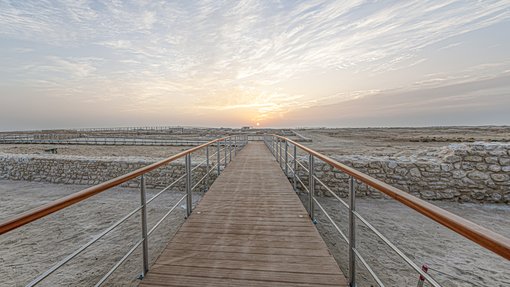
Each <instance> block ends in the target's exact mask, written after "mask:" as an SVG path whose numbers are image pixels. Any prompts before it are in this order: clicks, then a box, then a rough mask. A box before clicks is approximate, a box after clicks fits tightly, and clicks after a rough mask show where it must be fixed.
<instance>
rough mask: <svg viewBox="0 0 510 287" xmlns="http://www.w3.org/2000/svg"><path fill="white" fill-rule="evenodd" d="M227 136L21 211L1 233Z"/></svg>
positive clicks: (0, 228)
mask: <svg viewBox="0 0 510 287" xmlns="http://www.w3.org/2000/svg"><path fill="white" fill-rule="evenodd" d="M227 138H229V137H223V138H219V139H215V140H213V141H210V142H207V143H205V144H202V145H199V146H196V147H193V148H190V149H188V150H185V151H182V152H180V153H178V154H176V155H173V156H171V157H168V158H166V159H163V160H161V161H158V162H155V163H153V164H150V165H148V166H145V167H142V168H139V169H137V170H135V171H132V172H129V173H127V174H124V175H121V176H119V177H116V178H113V179H111V180H108V181H105V182H103V183H100V184H97V185H94V186H91V187H89V188H86V189H83V190H81V191H78V192H76V193H73V194H70V195H68V196H65V197H63V198H60V199H57V200H54V201H52V202H49V203H46V204H44V205H41V206H39V207H36V208H34V209H31V210H28V211H25V212H23V213H20V214H18V215H16V216H14V217H12V218H9V219H7V220H6V221H4V222H2V223H0V235H1V234H4V233H6V232H9V231H11V230H13V229H16V228H18V227H21V226H23V225H25V224H27V223H30V222H32V221H34V220H37V219H39V218H42V217H44V216H46V215H48V214H51V213H53V212H56V211H59V210H61V209H64V208H66V207H68V206H70V205H73V204H75V203H78V202H80V201H82V200H84V199H86V198H89V197H91V196H93V195H95V194H98V193H100V192H102V191H105V190H107V189H110V188H112V187H114V186H118V185H120V184H122V183H124V182H126V181H129V180H131V179H133V178H136V177H138V176H141V175H143V174H145V173H148V172H150V171H152V170H154V169H156V168H158V167H161V166H163V165H165V164H168V163H171V162H172V161H175V160H177V159H179V158H181V157H184V156H185V155H187V154H190V153H193V152H195V151H197V150H199V149H201V148H204V147H206V146H208V145H211V144H214V143H216V142H219V141H223V140H225V139H227Z"/></svg>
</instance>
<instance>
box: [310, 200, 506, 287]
mask: <svg viewBox="0 0 510 287" xmlns="http://www.w3.org/2000/svg"><path fill="white" fill-rule="evenodd" d="M301 198H302V199H304V200H306V195H301ZM319 202H320V203H321V204H322V205H323V206H324V208H325V209H326V211H327V212H328V214H330V215H331V216H332V217H333V219H334V220H335V222H336V223H337V224H339V227H340V228H341V230H342V231H343V232H344V233H345V234H346V235H347V234H348V233H347V232H348V221H347V219H348V214H347V210H346V208H344V207H343V206H340V204H339V203H338V201H336V200H335V199H332V198H326V197H323V198H319ZM433 203H434V204H436V205H438V206H440V207H441V208H444V209H446V210H448V211H450V212H453V213H455V214H458V215H460V216H462V217H464V218H467V219H469V220H471V221H473V222H475V223H477V224H480V225H482V226H485V227H487V228H489V229H491V230H494V231H496V232H498V233H500V234H502V235H504V236H507V237H510V216H509V215H510V206H508V205H497V204H484V205H480V204H468V203H464V204H461V203H454V202H437V201H434V202H433ZM357 209H358V212H359V213H360V214H361V215H362V216H364V217H365V219H367V220H368V221H369V222H370V223H371V224H372V225H373V226H374V227H375V228H377V229H378V230H379V231H380V232H382V233H383V234H384V235H385V236H386V237H387V238H389V239H390V241H391V242H393V243H394V244H396V245H397V246H398V247H399V248H400V249H401V250H402V251H403V252H404V253H405V254H406V255H407V256H409V257H410V258H411V259H412V260H413V261H414V262H415V263H416V264H418V265H419V266H421V265H422V264H428V265H429V266H430V268H431V269H430V271H429V273H430V274H431V275H432V276H433V277H434V278H435V279H436V280H437V281H438V282H439V283H440V284H442V285H443V286H447V287H460V286H466V287H474V286H476V287H482V286H500V287H503V286H510V273H509V272H508V270H510V262H509V261H508V260H506V259H504V258H502V257H500V256H498V255H496V254H494V253H492V252H490V251H487V250H485V249H484V248H482V247H479V246H478V245H476V244H474V243H472V242H471V241H469V240H467V239H465V238H463V237H461V236H460V235H458V234H456V233H454V232H453V231H450V230H449V229H446V228H444V227H442V226H440V225H439V224H436V223H435V222H433V221H431V220H429V219H427V218H426V217H424V216H422V215H421V214H419V213H417V212H415V211H414V210H411V209H409V208H407V207H406V206H404V205H402V204H400V203H398V202H395V201H393V200H388V199H357ZM316 210H319V209H318V208H316ZM317 219H318V222H319V223H318V224H317V227H318V229H319V232H320V233H321V235H322V236H323V238H324V239H325V241H326V242H327V244H328V246H329V248H330V250H331V251H332V253H333V255H334V256H335V258H336V260H337V262H339V265H340V267H341V268H342V270H343V271H344V273H346V271H347V270H348V260H347V258H348V257H347V244H346V243H345V242H344V241H343V239H342V237H341V236H340V235H339V234H338V232H337V231H336V230H335V229H334V227H333V226H332V225H331V224H330V223H329V221H328V220H327V218H326V217H325V216H323V215H322V213H321V212H320V210H319V211H317ZM357 231H358V234H357V241H356V242H357V245H358V248H359V250H360V251H361V254H362V255H363V256H364V257H365V260H367V261H368V262H370V263H369V264H370V266H371V267H372V269H374V271H375V272H376V273H377V274H378V276H379V277H380V278H381V280H383V283H385V284H386V286H416V284H417V282H418V275H417V273H415V272H414V270H412V269H411V267H409V266H408V265H407V264H406V263H405V262H404V261H402V260H401V259H400V257H398V255H396V254H395V253H394V252H393V251H392V250H391V249H390V248H389V247H387V246H386V245H385V244H384V242H383V241H382V240H380V239H379V238H378V237H377V236H376V235H375V234H374V233H372V232H371V231H370V230H369V229H368V228H366V227H365V226H363V224H362V223H361V222H360V221H357ZM358 270H359V271H360V272H361V274H359V276H358V280H359V281H360V282H359V285H358V286H377V284H375V282H373V280H372V279H371V277H370V275H369V274H368V272H367V271H365V270H364V269H363V267H362V266H361V265H359V264H358ZM346 274H347V273H346ZM426 286H427V285H426Z"/></svg>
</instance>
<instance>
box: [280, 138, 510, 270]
mask: <svg viewBox="0 0 510 287" xmlns="http://www.w3.org/2000/svg"><path fill="white" fill-rule="evenodd" d="M273 136H275V137H277V138H280V139H282V140H285V141H287V142H290V143H292V144H293V145H296V146H298V147H299V148H300V149H302V150H304V151H305V152H307V153H309V154H311V155H313V156H314V157H316V158H318V159H320V160H322V161H323V162H325V163H327V164H329V165H331V166H333V167H334V168H336V169H338V170H340V171H342V172H344V173H346V174H348V175H350V176H352V177H353V178H355V179H357V180H359V181H361V182H363V183H365V184H367V185H368V186H371V187H373V188H375V189H377V190H379V191H380V192H382V193H384V194H386V195H388V196H390V197H392V198H393V199H395V200H397V201H399V202H401V203H403V204H405V205H407V206H408V207H410V208H412V209H414V210H416V211H418V212H419V213H421V214H423V215H425V216H426V217H428V218H430V219H432V220H434V221H436V222H437V223H439V224H441V225H443V226H445V227H448V228H449V229H451V230H453V231H454V232H456V233H458V234H460V235H462V236H464V237H466V238H467V239H469V240H471V241H473V242H475V243H477V244H479V245H481V246H483V247H485V248H487V249H489V250H491V251H493V252H494V253H496V254H499V255H501V256H503V257H504V258H506V259H507V260H510V239H509V238H507V237H505V236H503V235H501V234H499V233H496V232H494V231H492V230H489V229H487V228H485V227H482V226H480V225H478V224H475V223H473V222H471V221H469V220H467V219H464V218H462V217H460V216H458V215H455V214H453V213H451V212H449V211H446V210H444V209H442V208H440V207H437V206H435V205H433V204H431V203H428V202H426V201H424V200H422V199H419V198H417V197H416V196H413V195H411V194H409V193H407V192H405V191H402V190H400V189H398V188H395V187H393V186H391V185H389V184H387V183H384V182H382V181H380V180H378V179H375V178H373V177H371V176H369V175H366V174H364V173H362V172H360V171H358V170H356V169H354V168H351V167H348V166H346V165H344V164H342V163H340V162H338V161H336V160H334V159H332V158H330V157H328V156H326V155H323V154H321V153H319V152H317V151H314V150H312V149H310V148H308V147H306V146H304V145H302V144H299V143H297V142H295V141H293V140H291V139H288V138H286V137H283V136H279V135H273Z"/></svg>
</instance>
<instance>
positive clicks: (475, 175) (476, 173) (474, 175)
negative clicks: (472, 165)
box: [467, 171, 489, 180]
mask: <svg viewBox="0 0 510 287" xmlns="http://www.w3.org/2000/svg"><path fill="white" fill-rule="evenodd" d="M467 177H468V178H470V179H473V180H486V179H489V176H488V175H487V174H485V173H483V172H480V171H472V172H470V173H468V175H467Z"/></svg>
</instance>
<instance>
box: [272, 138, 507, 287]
mask: <svg viewBox="0 0 510 287" xmlns="http://www.w3.org/2000/svg"><path fill="white" fill-rule="evenodd" d="M265 143H266V146H267V147H268V148H269V150H270V151H271V153H272V154H273V155H274V157H275V159H276V161H277V162H278V163H279V164H280V167H281V168H282V170H283V171H284V172H285V174H286V176H287V177H288V178H289V180H291V181H292V183H293V186H294V190H296V191H297V183H299V184H300V185H301V187H302V188H303V190H304V191H305V192H306V193H307V194H308V202H307V204H306V205H307V206H306V207H307V210H308V214H309V216H310V218H311V220H312V221H313V222H314V223H317V222H316V220H315V215H314V209H315V205H316V206H317V207H319V209H320V210H321V211H322V212H323V214H324V215H325V217H326V218H327V219H328V220H329V221H330V222H331V224H332V225H333V227H334V228H335V229H336V231H337V232H338V233H339V234H340V235H341V237H342V238H343V240H344V241H345V242H346V243H347V244H348V256H349V264H348V265H349V267H348V270H349V274H348V277H349V285H350V286H351V287H354V286H356V274H357V273H356V261H358V260H359V262H360V263H361V264H362V265H363V266H364V267H365V268H366V269H367V271H368V272H369V273H370V275H371V276H372V278H373V279H374V280H375V281H376V282H377V284H378V285H379V286H384V283H383V282H382V281H381V279H380V278H379V277H378V276H377V274H376V272H375V271H374V270H373V269H372V268H371V267H370V265H369V264H368V262H367V261H366V260H365V259H364V258H363V256H362V255H361V254H360V252H359V250H358V248H357V247H356V219H358V220H359V221H361V222H362V223H363V224H364V225H365V226H366V227H367V228H368V229H370V230H371V231H372V232H373V233H374V234H375V235H376V236H377V237H379V238H380V239H381V240H382V241H383V242H384V243H385V244H386V245H387V246H388V247H389V248H390V249H391V250H393V251H394V252H395V253H396V254H397V255H398V256H399V257H401V258H402V259H403V260H404V261H405V262H406V263H407V264H408V265H409V266H410V267H411V268H412V269H414V270H415V271H416V272H417V273H419V275H420V281H419V283H418V286H420V284H421V286H423V282H424V281H426V282H428V283H429V284H430V285H432V286H434V287H440V286H441V285H440V284H439V283H438V282H437V281H436V280H435V279H434V278H432V277H431V276H430V275H429V274H428V273H427V269H428V267H427V268H424V266H422V267H420V266H418V265H417V264H415V263H414V262H413V261H412V260H411V259H410V258H409V257H408V256H407V255H406V254H405V253H404V252H402V251H401V250H400V249H399V248H398V247H397V246H396V245H395V244H393V243H392V242H391V241H390V240H389V239H388V238H387V237H386V236H384V235H383V234H382V233H381V232H380V231H379V230H377V229H376V228H375V227H374V226H373V225H372V224H370V222H368V221H367V220H366V219H365V218H364V217H363V216H362V215H361V214H359V213H358V212H357V211H356V187H355V182H356V181H358V182H360V183H362V184H366V185H367V186H369V187H371V188H374V189H375V190H378V191H379V192H382V193H384V194H386V195H388V196H390V197H391V198H393V199H395V200H397V201H399V202H401V203H403V204H405V205H406V206H408V207H410V208H412V209H414V210H416V211H418V212H419V213H421V214H422V215H424V216H426V217H428V218H430V219H432V220H434V221H436V222H437V223H439V224H441V225H443V226H445V227H447V228H449V229H451V230H453V231H454V232H456V233H457V234H460V235H462V236H464V237H466V238H467V239H469V240H471V241H472V242H475V243H477V244H479V245H481V246H482V247H484V248H486V249H488V250H491V251H493V252H494V253H496V254H499V255H500V256H502V257H504V258H506V259H507V260H510V239H508V238H506V237H504V236H502V235H500V234H498V233H496V232H493V231H491V230H489V229H486V228H484V227H482V226H480V225H477V224H475V223H473V222H471V221H468V220H466V219H464V218H462V217H460V216H458V215H455V214H453V213H450V212H448V211H446V210H443V209H441V208H439V207H437V206H435V205H433V204H430V203H428V202H426V201H424V200H421V199H419V198H417V197H415V196H413V195H410V194H409V193H406V192H404V191H402V190H400V189H397V188H395V187H393V186H390V185H388V184H386V183H384V182H382V181H380V180H377V179H375V178H373V177H370V176H368V175H366V174H364V173H362V172H360V171H358V170H356V169H353V168H351V167H348V166H346V165H344V164H342V163H339V162H338V161H336V160H334V159H332V158H330V157H328V156H325V155H323V154H321V153H319V152H316V151H314V150H312V149H310V148H308V147H306V146H304V145H301V144H299V143H297V142H295V141H293V140H290V139H288V138H286V137H282V136H278V135H266V138H265ZM298 148H299V149H300V150H302V151H304V152H305V153H306V154H307V155H308V167H306V166H305V165H304V164H303V163H301V162H300V161H299V160H298V156H297V149H298ZM289 149H292V153H290V152H289ZM316 158H317V159H320V160H321V161H323V162H324V163H326V164H328V165H329V166H331V167H332V168H333V169H335V170H338V171H340V172H343V173H345V174H347V175H348V195H349V196H348V203H346V202H345V201H344V200H343V199H342V198H340V197H339V196H338V195H337V194H336V193H335V192H333V190H332V189H331V188H330V187H328V186H327V185H326V184H324V182H322V181H321V180H320V179H319V178H318V177H317V176H316V175H315V173H314V170H315V163H314V159H316ZM298 168H300V169H302V170H304V171H305V172H306V173H307V174H308V178H307V179H308V187H307V186H306V185H305V184H304V183H303V180H302V179H301V178H300V177H299V175H298V173H297V171H298ZM289 171H290V173H289ZM316 183H317V184H320V185H321V186H322V187H323V188H324V189H325V190H326V191H327V192H328V193H330V194H331V195H332V196H333V197H334V198H335V199H337V200H338V201H340V203H341V204H342V205H343V206H344V207H345V208H346V209H347V210H348V214H349V216H348V217H349V218H348V222H349V224H348V225H349V228H348V234H347V235H345V234H344V233H343V232H342V230H341V229H340V228H339V226H338V225H337V224H336V223H335V222H334V221H333V219H332V217H331V216H330V215H329V214H328V213H327V212H326V210H325V209H324V208H323V206H322V205H321V204H320V203H319V201H317V199H316V198H315V195H314V193H315V192H314V188H315V184H316Z"/></svg>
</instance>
